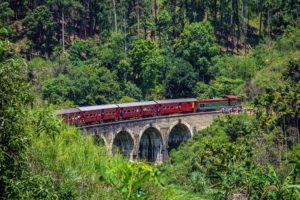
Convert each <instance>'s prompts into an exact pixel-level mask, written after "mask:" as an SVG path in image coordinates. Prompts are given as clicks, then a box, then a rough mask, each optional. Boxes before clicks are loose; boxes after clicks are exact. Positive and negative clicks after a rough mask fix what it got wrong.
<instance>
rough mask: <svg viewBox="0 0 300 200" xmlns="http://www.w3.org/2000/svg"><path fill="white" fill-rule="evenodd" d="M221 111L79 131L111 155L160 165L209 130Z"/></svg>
mask: <svg viewBox="0 0 300 200" xmlns="http://www.w3.org/2000/svg"><path fill="white" fill-rule="evenodd" d="M221 114H222V113H221V112H219V111H214V112H205V113H189V114H176V115H168V116H156V117H152V118H143V119H132V120H126V121H117V122H111V123H105V124H96V125H89V126H84V127H80V129H82V130H83V132H85V133H86V134H89V135H93V136H94V137H95V139H96V141H102V142H103V143H104V144H105V145H106V147H107V149H108V151H109V152H110V153H117V152H119V153H122V154H124V156H126V157H128V158H129V159H132V160H146V161H149V162H156V163H161V162H163V161H164V160H166V159H167V158H168V154H169V152H170V150H172V149H173V148H177V147H178V146H179V145H180V143H182V142H185V141H186V140H188V139H189V138H191V137H193V135H194V134H196V133H197V131H199V130H201V129H204V128H206V127H208V126H209V125H210V124H211V123H212V122H213V121H214V119H215V118H216V117H217V116H218V115H221Z"/></svg>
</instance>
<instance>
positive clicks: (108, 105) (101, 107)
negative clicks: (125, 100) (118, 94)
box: [78, 104, 118, 112]
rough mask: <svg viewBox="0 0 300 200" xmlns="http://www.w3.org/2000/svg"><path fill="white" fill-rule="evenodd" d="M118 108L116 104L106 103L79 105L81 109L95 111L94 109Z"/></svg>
mask: <svg viewBox="0 0 300 200" xmlns="http://www.w3.org/2000/svg"><path fill="white" fill-rule="evenodd" d="M112 108H118V106H117V105H116V104H106V105H97V106H85V107H78V109H79V110H80V111H83V112H85V111H93V110H103V109H112Z"/></svg>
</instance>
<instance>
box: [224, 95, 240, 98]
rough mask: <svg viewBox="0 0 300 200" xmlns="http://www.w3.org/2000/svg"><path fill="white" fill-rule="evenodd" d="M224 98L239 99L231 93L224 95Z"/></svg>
mask: <svg viewBox="0 0 300 200" xmlns="http://www.w3.org/2000/svg"><path fill="white" fill-rule="evenodd" d="M224 98H228V99H240V98H238V97H236V96H233V95H227V96H224Z"/></svg>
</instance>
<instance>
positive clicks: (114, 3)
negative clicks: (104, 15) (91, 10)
mask: <svg viewBox="0 0 300 200" xmlns="http://www.w3.org/2000/svg"><path fill="white" fill-rule="evenodd" d="M112 1H113V6H114V18H115V31H116V32H117V31H118V25H117V11H116V0H112Z"/></svg>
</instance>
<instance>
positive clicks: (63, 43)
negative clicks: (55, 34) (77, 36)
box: [61, 11, 65, 51]
mask: <svg viewBox="0 0 300 200" xmlns="http://www.w3.org/2000/svg"><path fill="white" fill-rule="evenodd" d="M61 19H62V23H61V26H62V27H61V31H62V33H61V41H62V46H63V51H65V14H64V12H63V11H62V12H61Z"/></svg>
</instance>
